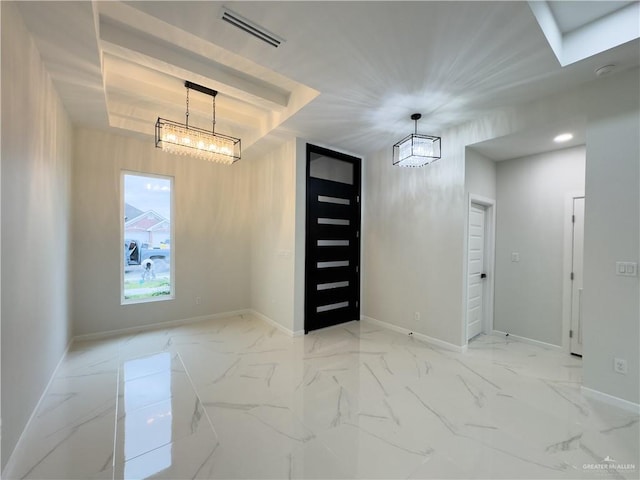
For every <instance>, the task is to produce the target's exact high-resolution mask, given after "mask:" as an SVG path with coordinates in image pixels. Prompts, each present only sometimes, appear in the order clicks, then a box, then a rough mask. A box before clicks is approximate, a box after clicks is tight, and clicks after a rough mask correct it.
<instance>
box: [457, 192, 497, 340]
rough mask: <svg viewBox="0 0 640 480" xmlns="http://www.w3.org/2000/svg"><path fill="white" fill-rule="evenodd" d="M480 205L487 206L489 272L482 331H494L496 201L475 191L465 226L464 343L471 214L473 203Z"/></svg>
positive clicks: (487, 269) (486, 234)
mask: <svg viewBox="0 0 640 480" xmlns="http://www.w3.org/2000/svg"><path fill="white" fill-rule="evenodd" d="M472 203H474V204H476V205H480V206H482V207H484V208H485V225H484V259H485V261H484V267H485V268H484V269H485V273H486V274H487V278H486V280H485V282H486V283H485V286H484V288H483V297H484V298H483V299H482V303H483V305H482V308H483V315H482V333H485V334H489V333H492V332H493V304H494V295H495V256H496V255H495V254H496V201H495V200H494V199H493V198H488V197H483V196H481V195H476V194H474V193H469V198H468V201H467V212H466V215H465V226H464V234H465V235H464V264H463V291H464V295H463V309H462V345H463V346H466V345H468V344H469V339H468V338H467V322H468V319H467V307H468V305H469V291H468V281H469V278H468V276H469V274H468V270H469V214H470V212H471V204H472Z"/></svg>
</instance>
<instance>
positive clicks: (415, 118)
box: [411, 113, 422, 135]
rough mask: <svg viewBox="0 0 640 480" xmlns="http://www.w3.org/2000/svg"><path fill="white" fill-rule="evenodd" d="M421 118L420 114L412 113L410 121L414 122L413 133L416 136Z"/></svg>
mask: <svg viewBox="0 0 640 480" xmlns="http://www.w3.org/2000/svg"><path fill="white" fill-rule="evenodd" d="M421 118H422V114H421V113H414V114H413V115H411V120H413V121H414V122H415V131H414V133H415V134H416V135H417V134H418V120H420V119H421Z"/></svg>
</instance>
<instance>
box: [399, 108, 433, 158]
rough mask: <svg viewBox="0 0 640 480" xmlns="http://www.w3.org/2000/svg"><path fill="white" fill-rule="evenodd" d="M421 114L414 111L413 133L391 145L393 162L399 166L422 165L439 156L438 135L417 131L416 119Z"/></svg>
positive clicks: (420, 116)
mask: <svg viewBox="0 0 640 480" xmlns="http://www.w3.org/2000/svg"><path fill="white" fill-rule="evenodd" d="M420 118H422V114H420V113H414V114H413V115H411V120H413V121H414V122H415V131H414V133H412V134H410V135H408V136H406V137H405V138H403V139H402V140H400V141H399V142H398V143H396V144H395V145H394V146H393V164H394V165H398V166H399V167H422V166H424V165H428V164H429V163H431V162H434V161H436V160H438V159H439V158H440V137H434V136H431V135H421V134H419V133H418V120H420Z"/></svg>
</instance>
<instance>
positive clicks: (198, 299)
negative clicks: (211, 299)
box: [196, 297, 202, 305]
mask: <svg viewBox="0 0 640 480" xmlns="http://www.w3.org/2000/svg"><path fill="white" fill-rule="evenodd" d="M201 301H202V299H201V298H200V297H196V305H200V302H201Z"/></svg>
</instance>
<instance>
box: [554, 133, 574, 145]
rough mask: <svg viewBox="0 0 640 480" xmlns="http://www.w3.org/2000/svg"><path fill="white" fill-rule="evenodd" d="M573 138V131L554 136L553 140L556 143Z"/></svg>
mask: <svg viewBox="0 0 640 480" xmlns="http://www.w3.org/2000/svg"><path fill="white" fill-rule="evenodd" d="M572 138H573V134H572V133H561V134H560V135H558V136H557V137H556V138H554V139H553V141H554V142H556V143H562V142H568V141H569V140H571V139H572Z"/></svg>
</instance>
